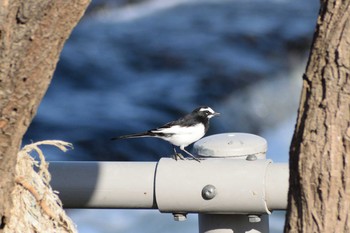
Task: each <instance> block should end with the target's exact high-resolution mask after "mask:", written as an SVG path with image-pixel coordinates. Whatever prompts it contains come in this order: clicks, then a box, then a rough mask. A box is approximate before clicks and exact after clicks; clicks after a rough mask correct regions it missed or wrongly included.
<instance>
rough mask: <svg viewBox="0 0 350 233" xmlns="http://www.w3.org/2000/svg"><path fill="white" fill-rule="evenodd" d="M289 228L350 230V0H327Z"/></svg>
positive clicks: (303, 116) (294, 156)
mask: <svg viewBox="0 0 350 233" xmlns="http://www.w3.org/2000/svg"><path fill="white" fill-rule="evenodd" d="M285 232H305V233H312V232H327V233H330V232H337V233H339V232H350V1H349V0H343V1H340V0H324V1H321V8H320V12H319V17H318V21H317V26H316V31H315V34H314V41H313V46H312V49H311V53H310V57H309V62H308V65H307V68H306V72H305V74H304V77H303V88H302V95H301V100H300V106H299V111H298V120H297V124H296V128H295V132H294V136H293V139H292V144H291V147H290V189H289V195H288V211H287V216H286V225H285Z"/></svg>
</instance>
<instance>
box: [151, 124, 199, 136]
mask: <svg viewBox="0 0 350 233" xmlns="http://www.w3.org/2000/svg"><path fill="white" fill-rule="evenodd" d="M197 128H198V130H200V128H201V126H200V125H199V124H198V125H194V126H190V127H187V126H185V127H183V126H179V125H173V126H167V125H165V126H162V127H160V128H157V129H153V130H150V132H152V133H154V134H164V135H174V134H176V135H183V134H193V133H194V130H196V129H197Z"/></svg>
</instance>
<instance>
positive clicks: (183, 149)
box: [180, 147, 201, 162]
mask: <svg viewBox="0 0 350 233" xmlns="http://www.w3.org/2000/svg"><path fill="white" fill-rule="evenodd" d="M180 149H181V150H182V151H184V152H185V153H186V154H188V155H189V156H191V157H192V158H193V159H194V160H196V161H197V162H201V161H200V160H199V159H198V158H196V157H195V156H194V155H193V154H191V153H190V152H188V151H187V150H185V148H182V147H180Z"/></svg>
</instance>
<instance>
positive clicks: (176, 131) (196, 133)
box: [112, 106, 220, 162]
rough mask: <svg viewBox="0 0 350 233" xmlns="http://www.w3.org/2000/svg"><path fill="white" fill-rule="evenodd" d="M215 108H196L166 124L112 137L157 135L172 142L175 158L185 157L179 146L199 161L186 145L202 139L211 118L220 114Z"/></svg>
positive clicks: (156, 136)
mask: <svg viewBox="0 0 350 233" xmlns="http://www.w3.org/2000/svg"><path fill="white" fill-rule="evenodd" d="M219 114H220V113H217V112H215V111H214V110H213V109H211V108H210V107H207V106H202V107H199V108H196V109H195V110H193V111H192V112H191V113H189V114H187V115H186V116H184V117H182V118H180V119H178V120H176V121H171V122H169V123H166V124H165V125H163V126H161V127H159V128H155V129H151V130H148V131H147V132H143V133H137V134H130V135H124V136H119V137H115V138H112V140H116V139H127V138H140V137H155V138H160V139H163V140H165V141H168V142H170V143H171V144H172V145H173V146H174V153H175V155H174V158H175V160H177V159H178V158H180V159H184V157H183V156H182V155H181V154H178V153H177V152H176V148H175V146H178V147H179V148H180V149H181V150H182V151H184V152H185V153H186V154H188V155H189V156H191V157H192V158H193V159H195V160H196V161H198V162H199V159H197V158H196V157H195V156H194V155H192V154H191V153H190V152H188V151H187V150H186V149H185V147H187V146H188V145H190V144H192V143H194V142H196V141H198V140H199V139H201V138H202V137H203V136H204V135H205V133H206V132H207V131H208V128H209V119H210V118H212V117H214V116H217V115H219Z"/></svg>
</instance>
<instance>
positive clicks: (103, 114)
mask: <svg viewBox="0 0 350 233" xmlns="http://www.w3.org/2000/svg"><path fill="white" fill-rule="evenodd" d="M127 2H128V1H118V2H114V1H108V0H106V1H97V2H95V3H94V4H93V7H91V8H90V9H89V11H88V12H89V13H88V14H87V15H86V16H85V17H84V19H83V20H82V21H81V22H80V24H79V25H78V26H77V27H76V29H75V30H74V32H73V33H72V35H71V37H70V39H69V40H68V41H67V43H66V45H65V47H64V50H63V52H62V55H61V58H60V62H59V64H58V66H57V70H56V72H55V75H54V78H53V81H52V84H51V86H50V88H49V90H48V92H47V94H46V96H45V98H44V100H43V101H42V104H41V106H40V108H39V111H38V114H37V116H36V118H35V119H34V122H33V124H32V125H31V127H30V128H29V130H28V133H27V134H26V136H25V139H24V143H29V142H30V141H38V140H44V139H60V140H65V141H68V142H72V143H73V144H74V147H75V149H74V150H73V151H69V152H68V153H66V154H64V155H62V153H60V152H58V151H57V150H51V149H47V151H48V152H47V154H50V156H49V157H48V158H47V159H48V160H138V161H139V160H154V161H155V160H157V159H159V157H161V156H167V155H169V154H170V153H171V152H172V149H171V147H170V146H169V145H168V144H167V143H166V142H162V141H159V140H157V139H140V140H129V141H119V142H111V141H110V140H109V138H111V137H113V136H117V135H122V134H126V133H134V132H139V131H144V130H147V129H150V128H154V127H157V126H159V125H161V124H164V123H166V122H168V121H171V120H174V119H176V118H178V117H180V116H182V115H183V114H185V113H187V112H189V111H191V110H192V109H194V108H195V107H197V106H199V105H209V106H211V107H213V108H214V109H215V110H216V111H218V112H221V113H222V114H221V117H220V118H217V119H213V120H212V125H211V129H210V131H209V132H208V134H213V133H222V132H248V133H255V134H259V135H262V136H264V137H265V138H266V139H267V140H268V144H269V151H268V158H272V159H273V160H274V161H275V162H287V160H288V159H287V157H288V156H287V155H288V147H289V143H290V139H291V136H292V133H293V128H294V122H295V115H296V110H297V106H298V99H299V93H300V85H301V75H302V72H303V71H304V68H305V64H306V62H305V61H306V57H307V53H308V49H309V46H310V42H311V38H312V35H313V31H314V25H315V22H316V15H317V10H318V9H317V7H318V1H302V0H296V1H286V0H269V1H262V0H249V1H242V0H236V1H230V0H217V1H209V0H207V1H199V0H191V1H184V0H171V1H161V0H149V1H140V3H135V4H127ZM136 2H139V1H136ZM70 215H71V216H72V217H73V220H74V221H75V222H76V223H77V224H78V227H79V230H80V232H83V233H95V232H107V233H108V232H128V233H129V232H196V231H197V230H196V229H197V220H196V217H195V215H192V217H190V218H189V220H188V221H186V222H184V223H176V222H173V220H172V217H171V215H162V214H160V213H158V212H157V211H130V210H128V211H121V210H71V211H70ZM283 215H284V214H283V212H279V213H277V214H274V215H273V216H272V218H271V221H270V225H271V232H281V229H282V226H283V220H284V216H283Z"/></svg>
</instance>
